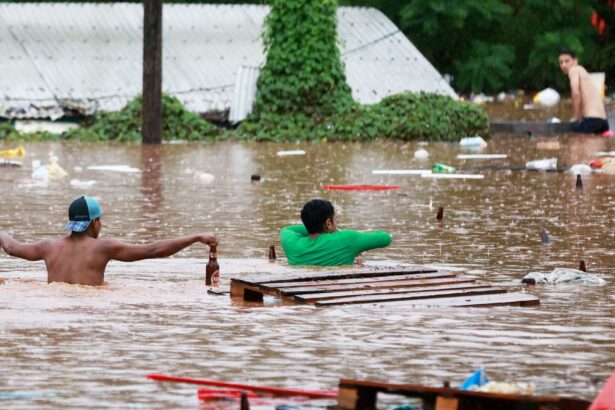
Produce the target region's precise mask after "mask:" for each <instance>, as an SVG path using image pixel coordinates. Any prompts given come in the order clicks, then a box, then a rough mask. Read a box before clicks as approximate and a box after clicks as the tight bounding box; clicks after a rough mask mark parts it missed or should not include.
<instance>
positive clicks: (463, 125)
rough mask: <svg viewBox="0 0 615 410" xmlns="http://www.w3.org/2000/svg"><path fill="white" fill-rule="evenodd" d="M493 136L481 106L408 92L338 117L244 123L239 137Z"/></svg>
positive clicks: (277, 118) (453, 138) (302, 116)
mask: <svg viewBox="0 0 615 410" xmlns="http://www.w3.org/2000/svg"><path fill="white" fill-rule="evenodd" d="M488 132H489V119H488V118H487V115H486V114H485V112H484V111H483V110H482V109H481V108H480V107H477V106H475V105H473V104H469V103H460V102H457V101H454V100H453V99H452V98H450V97H445V96H441V95H436V94H428V93H421V94H412V93H404V94H397V95H392V96H389V97H387V98H385V99H383V100H382V101H381V102H380V103H378V104H373V105H362V106H359V105H357V106H355V107H354V108H352V109H349V110H347V111H345V112H342V113H339V114H337V115H330V116H309V115H306V114H304V113H295V114H288V115H286V116H284V117H282V116H279V115H275V114H268V115H262V116H261V117H260V119H259V121H258V122H253V121H246V122H244V123H242V125H241V126H240V127H239V128H238V130H237V135H238V136H239V137H241V138H246V139H255V140H267V141H289V140H291V141H293V140H319V139H323V138H326V139H328V140H372V139H375V138H390V139H401V140H416V139H430V140H442V141H457V140H459V139H460V138H463V137H466V136H471V135H476V134H479V135H483V136H488Z"/></svg>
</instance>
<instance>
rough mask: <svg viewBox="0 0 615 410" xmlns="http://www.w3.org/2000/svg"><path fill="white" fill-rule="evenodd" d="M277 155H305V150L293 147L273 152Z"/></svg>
mask: <svg viewBox="0 0 615 410" xmlns="http://www.w3.org/2000/svg"><path fill="white" fill-rule="evenodd" d="M275 155H277V156H278V157H285V156H288V155H305V151H304V150H302V149H295V150H290V151H278V152H276V153H275Z"/></svg>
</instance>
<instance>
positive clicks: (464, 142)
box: [459, 135, 487, 148]
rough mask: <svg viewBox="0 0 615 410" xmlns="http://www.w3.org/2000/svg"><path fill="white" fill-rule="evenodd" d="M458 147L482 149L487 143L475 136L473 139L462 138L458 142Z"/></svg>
mask: <svg viewBox="0 0 615 410" xmlns="http://www.w3.org/2000/svg"><path fill="white" fill-rule="evenodd" d="M459 146H461V147H464V148H484V147H486V146H487V141H485V140H484V139H483V138H482V137H479V136H478V135H477V136H474V137H467V138H462V139H461V140H459Z"/></svg>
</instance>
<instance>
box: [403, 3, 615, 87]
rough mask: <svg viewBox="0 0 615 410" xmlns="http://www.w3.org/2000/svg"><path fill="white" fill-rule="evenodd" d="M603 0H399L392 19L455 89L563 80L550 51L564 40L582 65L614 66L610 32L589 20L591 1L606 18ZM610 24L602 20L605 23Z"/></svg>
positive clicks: (556, 83) (539, 84)
mask: <svg viewBox="0 0 615 410" xmlns="http://www.w3.org/2000/svg"><path fill="white" fill-rule="evenodd" d="M605 4H607V2H606V1H605V0H466V1H455V2H452V1H448V0H412V1H410V0H404V1H402V2H401V5H400V10H399V22H400V26H401V28H402V29H403V30H404V32H405V33H406V35H407V36H408V37H409V38H410V40H412V41H413V43H414V44H415V45H416V46H417V47H418V48H419V50H421V52H422V53H423V54H424V55H425V56H426V57H427V58H428V59H429V60H430V61H431V62H432V64H434V65H435V66H436V68H438V70H440V72H443V73H449V74H452V76H453V79H454V86H455V88H456V89H458V90H460V91H462V92H468V91H474V92H478V91H486V92H492V91H497V90H501V89H511V88H525V89H540V88H544V87H546V86H556V87H559V88H562V87H565V86H566V85H567V79H566V77H565V76H564V75H563V74H562V73H561V71H560V70H559V67H558V64H557V57H558V53H559V50H560V49H562V48H565V47H566V48H572V49H573V50H575V51H576V52H577V53H578V54H579V59H580V62H581V64H583V65H585V66H586V68H588V70H590V71H606V72H609V70H611V72H613V69H614V68H615V59H613V58H612V55H613V51H614V50H615V47H614V46H613V44H612V38H613V36H612V35H611V36H609V35H608V33H606V34H605V35H603V36H598V35H597V33H596V31H595V30H594V29H593V28H592V26H591V25H590V20H591V14H592V11H593V10H594V9H596V10H598V11H599V12H601V13H602V16H607V20H608V19H609V18H610V19H612V18H613V12H612V10H607V9H606V6H605ZM609 16H610V17H609ZM393 18H394V19H395V18H396V17H393ZM612 26H613V24H611V25H609V24H608V22H607V28H608V30H612V29H611V28H610V27H612ZM609 38H610V39H611V40H609ZM609 41H611V43H609ZM609 77H612V76H608V75H607V79H608V78H609Z"/></svg>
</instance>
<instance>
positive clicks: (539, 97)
mask: <svg viewBox="0 0 615 410" xmlns="http://www.w3.org/2000/svg"><path fill="white" fill-rule="evenodd" d="M559 101H560V95H559V93H558V92H557V91H555V90H554V89H553V88H549V87H548V88H545V89H544V90H542V91H540V92H538V93H536V95H535V96H534V98H533V99H532V102H533V103H534V104H535V105H537V106H539V107H543V108H550V107H555V106H556V105H557V104H559Z"/></svg>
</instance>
